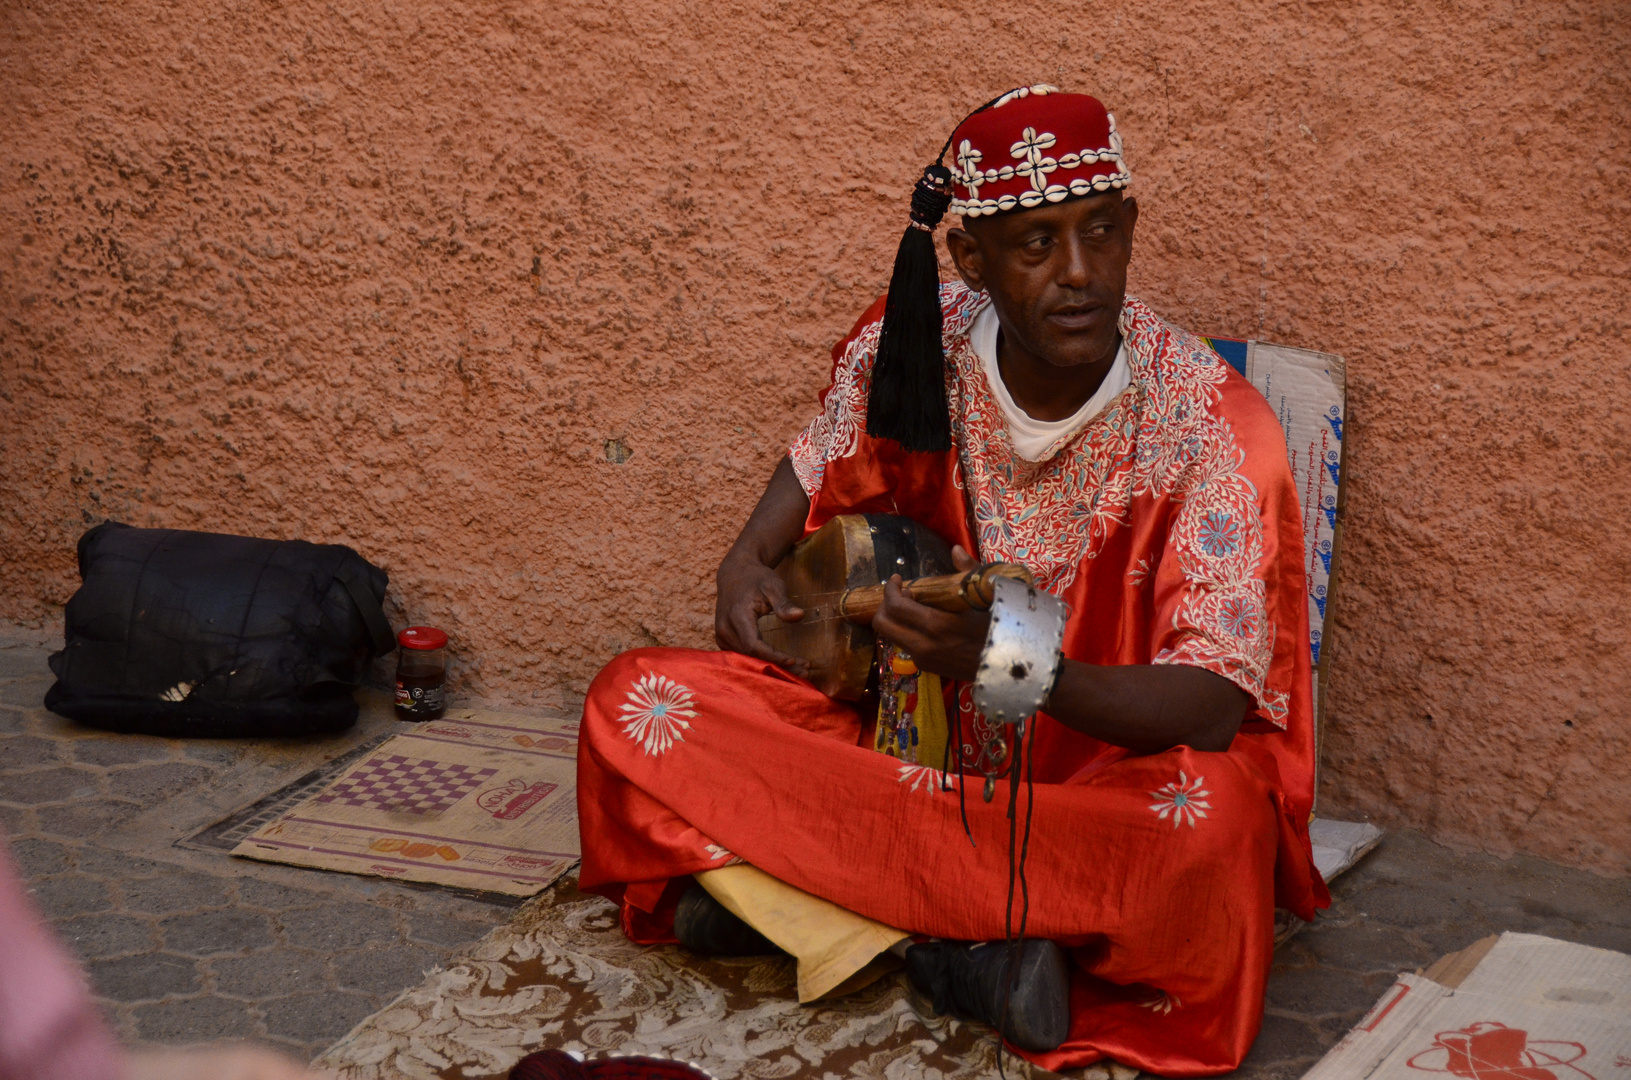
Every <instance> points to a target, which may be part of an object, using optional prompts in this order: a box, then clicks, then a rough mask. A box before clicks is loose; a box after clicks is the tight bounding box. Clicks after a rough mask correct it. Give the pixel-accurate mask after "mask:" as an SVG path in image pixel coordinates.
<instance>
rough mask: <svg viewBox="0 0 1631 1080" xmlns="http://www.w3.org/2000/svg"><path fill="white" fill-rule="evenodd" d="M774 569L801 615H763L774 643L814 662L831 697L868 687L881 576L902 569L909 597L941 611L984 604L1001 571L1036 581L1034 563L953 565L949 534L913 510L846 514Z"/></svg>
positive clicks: (854, 696) (813, 677)
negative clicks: (871, 623) (910, 514)
mask: <svg viewBox="0 0 1631 1080" xmlns="http://www.w3.org/2000/svg"><path fill="white" fill-rule="evenodd" d="M776 573H777V574H778V575H780V576H781V579H782V581H783V582H784V583H786V585H787V596H788V599H789V600H790V601H791V602H792V603H793V604H795V605H797V606H798V607H800V608H803V609H804V617H803V618H802V619H799V620H797V621H795V622H783V621H782V620H780V619H778V618H777V617H776V616H774V615H763V616H760V618H759V633H760V635H761V636H762V637H763V638H764V640H765V642H766V643H767V644H769V645H770V646H771V647H772V648H775V649H779V650H781V651H782V652H786V653H790V654H792V655H794V656H797V657H799V658H801V659H803V660H805V661H806V662H808V663H809V665H810V674H809V678H810V681H811V682H813V683H814V684H815V685H816V687H817V688H819V689H820V690H821V691H822V692H823V693H825V694H827V695H828V696H829V697H834V698H838V699H839V700H842V701H858V700H860V698H861V696H862V694H864V693H865V692H866V685H867V679H868V677H869V675H870V674H871V671H872V660H873V654H874V650H875V648H876V645H877V639H876V638H875V637H874V636H873V633H872V630H871V629H870V628H869V627H867V626H865V625H862V623H863V622H864V621H865V620H868V619H870V618H871V617H872V616H873V615H874V614H876V612H877V610H878V608H879V607H880V606H881V605H882V604H883V584H882V583H883V582H884V581H886V580H887V579H888V578H889V577H891V576H892V575H894V574H900V575H901V577H902V578H903V579H904V580H905V587H906V589H907V591H908V592H909V593H910V594H911V596H912V598H913V599H914V600H916V601H917V602H918V603H920V604H926V605H928V606H929V607H933V608H938V609H940V610H942V611H966V610H968V609H970V608H977V609H981V610H984V609H987V608H989V607H990V606H991V602H992V597H993V594H994V590H995V588H996V585H995V581H996V579H997V578H1000V577H1006V578H1013V579H1015V580H1018V581H1023V582H1024V583H1025V584H1027V585H1029V584H1031V574H1030V571H1028V570H1027V569H1025V567H1023V566H1019V565H1017V564H1014V563H991V564H987V565H985V566H980V567H977V568H975V569H973V570H968V571H962V572H956V571H953V567H952V563H951V551H950V549H949V548H948V547H947V545H946V542H945V541H944V540H942V539H941V538H940V537H939V536H937V535H935V533H933V532H932V531H930V530H929V529H926V528H924V527H923V526H921V525H918V524H917V523H916V522H914V521H912V520H911V519H910V518H904V517H898V516H893V515H888V514H864V515H863V514H845V515H840V516H838V517H835V518H833V519H832V520H831V521H829V522H827V524H825V525H823V526H822V527H821V528H820V529H817V530H816V531H815V532H814V533H812V534H810V536H808V537H806V538H805V539H804V540H803V541H802V542H800V543H799V544H798V546H797V547H795V548H794V549H793V551H792V552H791V553H790V554H789V555H788V556H787V558H785V559H783V560H782V562H781V565H779V566H778V567H777V568H776Z"/></svg>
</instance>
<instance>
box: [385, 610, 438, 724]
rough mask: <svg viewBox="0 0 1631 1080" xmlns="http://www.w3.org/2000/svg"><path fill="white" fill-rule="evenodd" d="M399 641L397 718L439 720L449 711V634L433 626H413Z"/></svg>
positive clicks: (399, 637)
mask: <svg viewBox="0 0 1631 1080" xmlns="http://www.w3.org/2000/svg"><path fill="white" fill-rule="evenodd" d="M396 643H397V645H399V646H400V648H399V649H398V650H397V660H396V715H397V718H398V719H400V720H440V719H441V718H442V716H443V715H444V714H445V713H446V712H447V689H446V685H445V684H446V682H447V635H446V634H445V633H443V632H442V631H440V630H438V629H436V627H434V626H410V627H408V628H407V629H406V630H404V631H402V633H400V634H398V635H397V636H396Z"/></svg>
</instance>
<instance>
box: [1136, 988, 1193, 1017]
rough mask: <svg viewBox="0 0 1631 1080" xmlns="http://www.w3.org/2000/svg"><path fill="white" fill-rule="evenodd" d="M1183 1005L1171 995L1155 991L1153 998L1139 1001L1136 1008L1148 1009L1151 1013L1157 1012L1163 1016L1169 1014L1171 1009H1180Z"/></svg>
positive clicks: (1162, 991)
mask: <svg viewBox="0 0 1631 1080" xmlns="http://www.w3.org/2000/svg"><path fill="white" fill-rule="evenodd" d="M1183 1004H1184V1003H1183V1002H1182V1001H1181V1000H1179V999H1178V998H1175V997H1173V996H1172V995H1171V994H1169V993H1167V992H1166V991H1164V990H1157V991H1156V993H1155V996H1154V997H1152V998H1151V999H1150V1000H1148V1001H1140V1002H1139V1003H1138V1007H1139V1008H1141V1009H1148V1010H1150V1011H1151V1012H1158V1013H1160V1014H1161V1015H1163V1016H1165V1015H1166V1014H1167V1013H1170V1012H1171V1011H1172V1010H1173V1009H1180V1008H1182V1007H1183Z"/></svg>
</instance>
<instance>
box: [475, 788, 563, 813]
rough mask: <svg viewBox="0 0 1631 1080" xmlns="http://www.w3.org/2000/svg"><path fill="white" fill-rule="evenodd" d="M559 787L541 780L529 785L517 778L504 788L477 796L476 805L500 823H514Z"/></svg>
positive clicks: (487, 791) (493, 789) (489, 790)
mask: <svg viewBox="0 0 1631 1080" xmlns="http://www.w3.org/2000/svg"><path fill="white" fill-rule="evenodd" d="M557 786H558V785H556V784H549V783H545V782H544V781H542V780H540V781H538V782H537V783H534V784H529V783H527V782H526V781H525V780H522V779H521V778H520V777H516V778H515V779H514V780H511V781H510V782H509V783H507V784H505V785H504V786H503V787H496V788H488V789H487V790H486V791H484V792H482V793H481V794H480V795H477V796H476V805H477V806H479V807H481V808H482V809H483V810H485V811H487V812H488V813H489V814H491V815H493V816H494V817H496V818H497V819H498V820H500V821H514V820H515V819H516V818H518V817H520V816H521V815H522V814H525V813H526V812H527V811H528V810H531V809H532V808H533V807H534V806H537V805H538V804H539V803H540V802H542V801H543V800H544V799H545V797H546V796H548V795H549V793H550V792H552V791H554V790H555V788H556V787H557Z"/></svg>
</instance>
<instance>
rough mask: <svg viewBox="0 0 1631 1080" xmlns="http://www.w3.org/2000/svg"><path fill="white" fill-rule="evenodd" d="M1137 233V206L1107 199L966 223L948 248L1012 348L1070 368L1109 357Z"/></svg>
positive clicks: (1112, 196) (1112, 194) (951, 235)
mask: <svg viewBox="0 0 1631 1080" xmlns="http://www.w3.org/2000/svg"><path fill="white" fill-rule="evenodd" d="M1137 223H1138V202H1137V200H1135V199H1128V198H1123V197H1122V194H1121V192H1119V191H1107V192H1104V193H1103V194H1099V195H1088V196H1084V197H1082V198H1077V199H1067V200H1065V201H1064V202H1061V203H1051V204H1045V205H1043V206H1039V207H1036V208H1035V209H1032V210H1021V211H1017V212H1013V211H1010V212H1009V213H1006V214H996V215H994V216H991V217H978V218H965V219H964V226H963V228H961V229H952V230H950V231H949V232H948V233H947V234H946V245H947V247H949V248H950V249H951V257H952V261H953V262H955V263H956V264H957V270H958V272H959V273H960V274H961V275H962V277H963V280H964V281H965V282H966V283H967V284H968V286H969V287H970V288H973V289H984V290H986V291H987V292H989V293H990V294H991V303H992V304H993V305H994V306H995V307H996V309H997V317H998V319H1000V320H1001V322H1002V330H1003V335H1004V337H1005V339H1006V340H1007V342H1008V344H1009V345H1010V346H1017V347H1018V348H1020V349H1023V350H1024V351H1025V352H1026V353H1028V354H1030V355H1031V356H1033V357H1035V358H1036V359H1038V360H1042V361H1044V362H1046V363H1049V364H1053V365H1055V366H1057V367H1074V366H1076V365H1079V364H1092V363H1096V362H1098V361H1100V360H1107V359H1109V358H1110V357H1111V356H1113V355H1114V353H1115V350H1116V346H1117V343H1118V338H1117V332H1116V323H1117V319H1118V318H1119V316H1120V314H1121V303H1122V300H1123V299H1124V298H1125V297H1126V295H1127V263H1128V262H1129V261H1130V260H1131V259H1132V255H1133V227H1134V226H1135V225H1136V224H1137Z"/></svg>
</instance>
